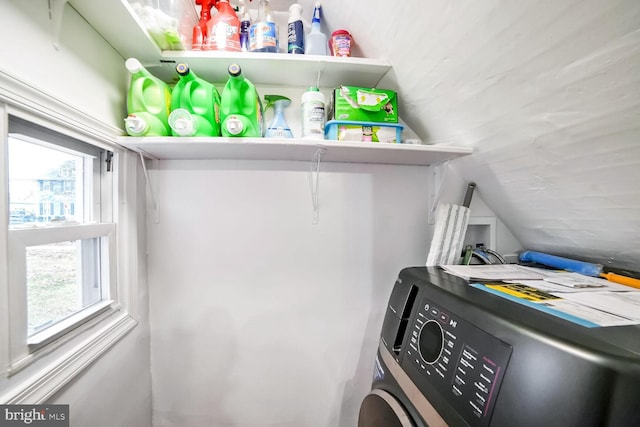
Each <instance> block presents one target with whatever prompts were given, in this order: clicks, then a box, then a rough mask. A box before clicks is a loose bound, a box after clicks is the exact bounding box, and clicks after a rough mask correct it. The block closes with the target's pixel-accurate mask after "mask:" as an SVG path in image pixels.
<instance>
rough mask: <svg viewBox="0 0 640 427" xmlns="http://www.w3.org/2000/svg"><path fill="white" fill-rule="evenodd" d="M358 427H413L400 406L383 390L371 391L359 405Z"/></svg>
mask: <svg viewBox="0 0 640 427" xmlns="http://www.w3.org/2000/svg"><path fill="white" fill-rule="evenodd" d="M358 427H414V424H413V423H412V422H411V419H410V418H409V415H408V414H407V412H406V411H405V410H404V408H403V407H402V404H400V402H399V401H398V400H397V399H396V398H395V397H393V396H392V395H391V394H389V393H387V392H386V391H384V390H373V391H372V392H371V393H369V394H368V395H367V396H366V397H365V398H364V400H363V401H362V405H360V414H359V416H358Z"/></svg>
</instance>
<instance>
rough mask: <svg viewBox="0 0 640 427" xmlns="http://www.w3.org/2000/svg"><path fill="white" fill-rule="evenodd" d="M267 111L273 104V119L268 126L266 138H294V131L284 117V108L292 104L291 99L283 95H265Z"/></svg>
mask: <svg viewBox="0 0 640 427" xmlns="http://www.w3.org/2000/svg"><path fill="white" fill-rule="evenodd" d="M264 100H265V102H266V106H265V107H264V109H265V111H266V110H268V109H269V107H271V106H273V111H274V113H273V121H272V122H271V124H270V125H269V126H267V131H266V132H265V134H264V137H265V138H293V132H291V128H290V127H289V125H288V124H287V121H286V120H285V118H284V110H285V108H287V107H288V106H289V105H291V100H290V99H289V98H287V97H286V96H281V95H265V96H264Z"/></svg>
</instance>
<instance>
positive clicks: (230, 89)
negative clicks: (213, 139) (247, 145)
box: [220, 64, 264, 137]
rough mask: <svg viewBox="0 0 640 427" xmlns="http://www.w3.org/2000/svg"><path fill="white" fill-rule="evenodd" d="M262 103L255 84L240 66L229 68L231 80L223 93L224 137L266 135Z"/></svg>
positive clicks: (221, 115) (221, 104) (222, 117)
mask: <svg viewBox="0 0 640 427" xmlns="http://www.w3.org/2000/svg"><path fill="white" fill-rule="evenodd" d="M263 117H264V116H263V110H262V102H261V101H260V96H259V95H258V91H257V90H256V88H255V86H254V85H253V83H251V82H250V81H249V80H248V79H246V78H245V77H244V76H243V75H242V70H241V69H240V66H239V65H238V64H231V65H230V66H229V80H227V84H226V85H225V87H224V90H223V91H222V99H221V103H220V118H221V120H222V136H232V137H233V136H237V137H261V136H262V135H263V134H264V119H263Z"/></svg>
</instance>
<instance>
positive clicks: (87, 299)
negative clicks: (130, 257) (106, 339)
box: [27, 238, 102, 336]
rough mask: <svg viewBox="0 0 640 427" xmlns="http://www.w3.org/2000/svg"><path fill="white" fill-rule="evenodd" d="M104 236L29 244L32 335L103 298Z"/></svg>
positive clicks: (28, 300)
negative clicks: (102, 248) (101, 260)
mask: <svg viewBox="0 0 640 427" xmlns="http://www.w3.org/2000/svg"><path fill="white" fill-rule="evenodd" d="M99 266H100V239H99V238H95V239H85V240H80V241H74V242H61V243H54V244H49V245H39V246H30V247H27V310H28V330H29V336H31V335H33V334H34V333H36V332H39V331H41V330H42V329H45V328H47V327H49V326H51V325H54V324H55V323H57V322H59V321H61V320H64V319H65V318H67V317H69V316H71V315H73V314H75V313H77V312H78V311H80V310H82V309H83V308H86V307H88V306H90V305H92V304H94V303H96V302H99V301H101V300H102V295H101V286H100V268H99Z"/></svg>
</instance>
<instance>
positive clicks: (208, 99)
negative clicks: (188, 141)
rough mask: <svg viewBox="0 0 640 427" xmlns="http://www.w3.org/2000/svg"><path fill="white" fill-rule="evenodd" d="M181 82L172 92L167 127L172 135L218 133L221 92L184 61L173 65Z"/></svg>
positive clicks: (215, 134) (207, 134)
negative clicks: (197, 74)
mask: <svg viewBox="0 0 640 427" xmlns="http://www.w3.org/2000/svg"><path fill="white" fill-rule="evenodd" d="M176 72H177V73H178V75H179V76H180V81H178V83H176V85H175V86H174V88H173V91H172V93H171V114H170V115H169V126H170V127H171V133H172V134H173V135H174V136H220V94H219V93H218V90H217V89H216V87H215V86H214V85H212V84H211V83H209V82H207V81H205V80H203V79H201V78H200V77H198V76H196V74H195V73H194V72H193V71H192V70H191V69H189V66H188V65H187V64H185V63H180V64H178V65H177V66H176Z"/></svg>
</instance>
